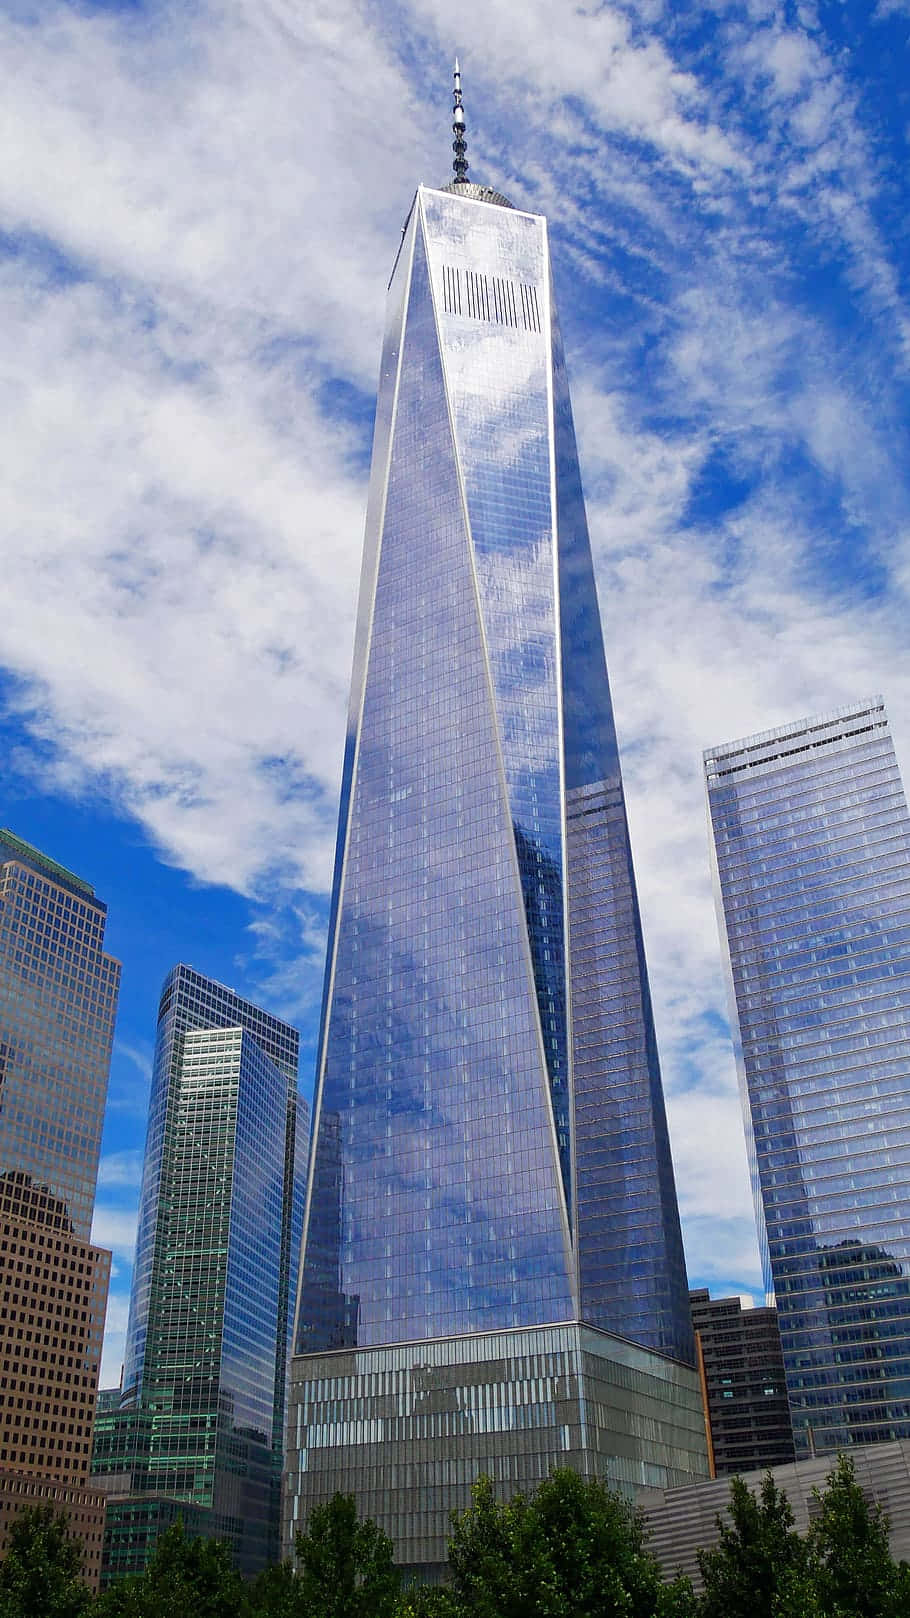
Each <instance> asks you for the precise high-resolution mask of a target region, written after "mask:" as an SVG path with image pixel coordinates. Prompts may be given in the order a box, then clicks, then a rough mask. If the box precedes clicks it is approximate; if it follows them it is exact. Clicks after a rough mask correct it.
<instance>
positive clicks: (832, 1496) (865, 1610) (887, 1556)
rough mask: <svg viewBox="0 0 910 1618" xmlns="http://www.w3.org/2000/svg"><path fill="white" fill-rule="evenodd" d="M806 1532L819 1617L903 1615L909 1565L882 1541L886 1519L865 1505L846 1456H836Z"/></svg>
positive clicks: (908, 1600) (908, 1602)
mask: <svg viewBox="0 0 910 1618" xmlns="http://www.w3.org/2000/svg"><path fill="white" fill-rule="evenodd" d="M813 1494H814V1496H815V1499H816V1500H817V1501H818V1505H819V1513H818V1516H817V1517H816V1518H815V1521H814V1522H813V1523H812V1524H811V1526H810V1529H809V1533H808V1536H807V1549H808V1557H809V1567H810V1571H811V1575H812V1580H813V1583H814V1585H815V1590H816V1593H817V1597H818V1603H819V1607H820V1609H821V1611H822V1612H823V1613H824V1614H825V1618H828V1615H829V1614H830V1618H904V1615H905V1614H906V1613H908V1612H910V1569H908V1567H907V1564H906V1563H897V1562H895V1561H894V1558H893V1557H892V1555H891V1550H890V1547H889V1544H888V1521H887V1518H886V1517H885V1515H884V1513H883V1512H882V1510H881V1507H880V1506H878V1505H872V1506H870V1505H869V1503H868V1501H867V1500H866V1497H865V1495H864V1494H863V1491H862V1489H861V1488H860V1486H859V1484H858V1483H857V1481H856V1472H855V1469H854V1466H853V1462H852V1460H850V1459H849V1458H848V1457H847V1456H846V1455H840V1456H838V1460H837V1465H836V1467H835V1468H834V1471H833V1472H831V1473H830V1474H829V1475H828V1477H827V1479H826V1484H825V1489H824V1491H823V1492H819V1490H818V1489H815V1490H813Z"/></svg>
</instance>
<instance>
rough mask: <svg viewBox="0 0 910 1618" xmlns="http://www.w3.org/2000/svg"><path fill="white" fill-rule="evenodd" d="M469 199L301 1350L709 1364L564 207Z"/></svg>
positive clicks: (326, 1059) (398, 438) (345, 827)
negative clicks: (700, 1328) (549, 1352)
mask: <svg viewBox="0 0 910 1618" xmlns="http://www.w3.org/2000/svg"><path fill="white" fill-rule="evenodd" d="M467 191H468V194H462V195H458V194H457V188H456V189H455V191H452V190H450V191H448V192H445V191H433V190H428V189H424V188H421V189H420V191H419V192H418V195H417V198H416V200H415V204H414V207H413V209H412V212H411V214H410V216H409V220H408V223H407V226H406V229H405V233H404V238H403V241H402V245H401V249H400V251H399V255H398V259H397V263H396V266H395V270H394V273H393V277H392V282H391V286H390V290H389V304H388V320H387V328H386V335H385V342H384V348H383V358H382V370H381V379H380V390H379V398H378V404H377V418H376V431H375V439H374V453H373V470H372V477H371V484H370V498H369V506H368V515H367V531H366V541H365V548H364V565H363V575H362V581H361V596H360V608H359V613H358V626H357V641H356V649H355V663H354V678H353V682H352V692H351V707H350V714H349V725H348V739H347V747H346V754H345V766H344V777H343V786H342V800H341V813H340V822H339V835H338V846H337V859H336V871H335V884H334V891H333V902H332V915H331V924H330V937H329V951H328V961H327V972H326V991H325V998H324V1007H323V1022H322V1033H321V1044H320V1058H319V1072H318V1080H317V1096H316V1113H315V1124H314V1148H313V1153H312V1161H311V1171H310V1185H309V1194H308V1211H307V1222H306V1232H305V1245H304V1260H303V1265H302V1277H301V1291H300V1301H299V1311H298V1325H297V1335H296V1351H297V1352H298V1353H300V1354H317V1353H319V1354H321V1353H325V1352H326V1351H329V1350H333V1349H346V1348H353V1347H357V1348H367V1347H375V1346H379V1345H383V1344H393V1343H399V1342H407V1341H412V1342H417V1341H421V1340H426V1339H442V1338H448V1337H453V1336H458V1335H460V1334H464V1333H474V1332H491V1331H492V1332H501V1331H508V1330H510V1329H516V1330H520V1329H522V1328H527V1327H535V1326H541V1325H544V1324H547V1323H551V1322H556V1321H571V1320H579V1319H580V1320H584V1321H586V1322H588V1323H589V1324H590V1325H592V1326H594V1327H597V1328H600V1329H601V1330H603V1331H605V1332H609V1333H613V1334H615V1335H616V1336H619V1337H624V1338H628V1339H631V1340H633V1341H634V1342H636V1343H639V1344H641V1345H643V1346H645V1347H648V1348H651V1349H654V1350H656V1351H657V1352H659V1353H663V1354H666V1355H669V1356H672V1357H675V1358H677V1359H678V1360H680V1361H682V1362H686V1363H691V1362H692V1360H693V1354H694V1350H693V1340H692V1330H691V1321H690V1317H689V1308H688V1294H687V1286H686V1276H685V1267H684V1262H683V1253H682V1243H681V1238H680V1231H679V1220H678V1213H677V1206H676V1197H675V1190H674V1184H673V1171H672V1164H671V1160H670V1152H669V1144H668V1137H667V1129H666V1121H665V1116H664V1105H663V1096H662V1091H661V1084H660V1074H659V1068H658V1062H657V1051H656V1045H655V1040H654V1033H653V1026H652V1019H651V1009H650V1000H649V995H648V984H647V973H646V968H645V962H644V954H643V949H642V941H641V930H640V925H639V917H638V905H637V898H636V893H635V884H634V877H633V873H632V865H631V857H630V850H629V838H628V829H627V825H626V816H625V807H624V801H623V792H622V781H621V776H620V770H619V760H618V753H617V747H616V737H615V731H614V725H613V716H612V709H611V703H610V694H609V687H608V683H607V674H606V667H605V662H604V652H603V643H602V637H601V629H600V619H599V613H598V607H597V596H596V591H595V586H594V576H593V568H592V563H591V552H590V545H589V541H588V534H587V527H586V522H585V513H584V504H583V500H582V495H581V484H580V477H579V471H578V459H577V452H576V447H575V436H574V429H573V425H572V415H571V407H570V403H569V396H568V387H567V383H566V377H565V365H564V360H563V355H562V348H561V343H560V338H559V332H558V328H557V324H556V317H555V312H554V307H553V299H552V292H551V283H550V271H549V256H548V248H547V232H546V222H545V220H543V219H542V218H540V217H539V216H536V215H531V214H526V213H521V212H518V211H517V210H515V209H512V208H511V207H509V206H508V205H507V204H504V203H503V204H502V205H496V204H494V203H493V202H491V201H480V200H475V199H474V198H475V195H476V188H475V189H473V190H472V188H467Z"/></svg>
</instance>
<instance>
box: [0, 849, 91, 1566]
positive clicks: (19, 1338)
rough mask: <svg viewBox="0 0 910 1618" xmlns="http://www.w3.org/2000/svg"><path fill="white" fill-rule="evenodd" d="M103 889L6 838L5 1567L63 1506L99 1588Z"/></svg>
mask: <svg viewBox="0 0 910 1618" xmlns="http://www.w3.org/2000/svg"><path fill="white" fill-rule="evenodd" d="M106 919H107V908H106V906H105V905H104V903H103V902H102V900H100V899H99V898H98V897H97V895H96V893H95V891H94V889H93V888H92V887H91V885H90V884H89V883H88V882H86V881H84V880H83V878H82V877H79V876H76V875H75V873H74V872H72V871H68V870H66V868H65V867H64V866H62V865H59V864H58V863H57V861H56V860H53V859H51V858H50V857H49V856H48V855H47V854H44V853H42V852H41V850H40V849H37V848H33V847H32V846H31V844H30V843H26V842H24V841H23V839H22V838H21V837H16V836H15V835H14V833H13V832H11V831H7V830H0V1292H2V1300H0V1301H2V1309H0V1554H2V1552H3V1550H4V1548H5V1544H6V1529H7V1526H8V1523H9V1521H10V1520H11V1519H12V1517H14V1516H15V1515H16V1514H17V1513H18V1512H19V1511H20V1510H21V1509H22V1507H23V1505H36V1504H40V1503H42V1502H48V1501H50V1502H53V1503H54V1504H56V1505H57V1506H60V1507H62V1508H63V1509H65V1510H66V1511H67V1512H68V1514H69V1517H70V1521H71V1524H72V1527H73V1532H74V1533H76V1534H77V1535H78V1536H79V1538H80V1539H81V1541H82V1545H83V1548H84V1552H85V1570H86V1575H87V1577H88V1579H89V1581H90V1583H92V1584H95V1583H97V1579H98V1573H99V1569H100V1564H101V1533H102V1525H103V1520H104V1506H103V1501H102V1499H101V1497H100V1495H99V1494H98V1493H97V1491H95V1490H92V1489H90V1488H89V1487H88V1478H89V1459H90V1446H91V1433H92V1416H93V1412H94V1405H95V1395H96V1393H97V1388H98V1368H99V1364H100V1360H101V1338H102V1333H103V1330H104V1313H105V1308H106V1306H107V1287H108V1275H109V1271H110V1258H111V1256H110V1253H106V1252H104V1251H102V1250H101V1249H100V1248H97V1247H93V1246H91V1243H90V1239H89V1238H90V1232H91V1224H92V1209H93V1206H94V1201H95V1182H96V1179H97V1175H98V1157H99V1153H100V1150H101V1131H102V1126H103V1122H104V1103H105V1098H106V1095H107V1081H108V1071H109V1067H110V1059H111V1045H112V1042H113V1036H114V1019H115V1017H116V1013H117V995H118V991H119V986H120V963H119V961H115V960H114V959H113V957H112V956H110V955H108V954H107V953H106V952H105V949H104V929H105V922H106Z"/></svg>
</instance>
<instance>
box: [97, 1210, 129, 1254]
mask: <svg viewBox="0 0 910 1618" xmlns="http://www.w3.org/2000/svg"><path fill="white" fill-rule="evenodd" d="M92 1241H93V1242H94V1244H95V1246H96V1247H107V1248H109V1249H110V1250H111V1252H113V1254H114V1257H115V1258H122V1259H125V1260H126V1261H127V1262H128V1263H130V1264H131V1263H132V1261H133V1254H134V1252H135V1250H136V1210H135V1209H134V1208H119V1207H112V1206H110V1205H109V1204H108V1203H105V1202H96V1203H95V1216H94V1218H93V1220H92Z"/></svg>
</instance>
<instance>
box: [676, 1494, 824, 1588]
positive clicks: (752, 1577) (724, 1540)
mask: <svg viewBox="0 0 910 1618" xmlns="http://www.w3.org/2000/svg"><path fill="white" fill-rule="evenodd" d="M727 1510H728V1513H729V1520H728V1521H724V1519H723V1517H718V1518H717V1525H718V1528H719V1530H720V1540H719V1542H718V1544H717V1545H715V1546H713V1547H712V1548H711V1549H710V1550H706V1551H699V1553H698V1565H699V1567H700V1569H701V1576H702V1580H703V1581H704V1590H703V1593H702V1596H701V1599H700V1601H699V1603H698V1613H699V1618H784V1614H786V1615H787V1618H790V1614H791V1613H793V1614H798V1613H800V1612H803V1613H811V1611H812V1605H811V1583H810V1581H809V1580H808V1578H807V1569H806V1560H807V1558H806V1547H805V1545H804V1543H803V1541H802V1540H801V1539H800V1537H799V1534H798V1533H797V1532H796V1529H795V1528H794V1526H793V1512H792V1511H791V1509H790V1502H789V1500H788V1499H787V1496H786V1495H785V1494H784V1492H783V1490H782V1489H778V1487H777V1485H776V1484H775V1482H774V1478H773V1475H772V1474H771V1473H770V1472H766V1474H765V1476H764V1478H763V1479H762V1484H761V1490H760V1494H759V1498H758V1499H757V1500H756V1498H755V1496H754V1495H753V1494H752V1492H751V1490H750V1489H749V1488H748V1487H747V1486H746V1484H745V1483H744V1482H743V1480H742V1478H739V1477H734V1478H733V1479H732V1480H731V1483H730V1504H729V1506H728V1508H727ZM800 1602H802V1603H803V1606H802V1607H801V1606H800Z"/></svg>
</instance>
